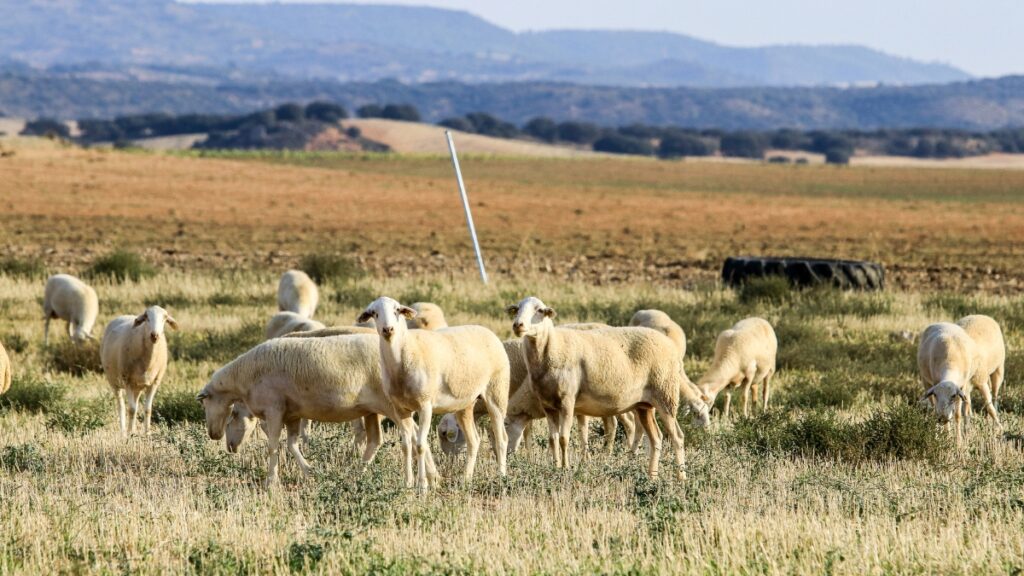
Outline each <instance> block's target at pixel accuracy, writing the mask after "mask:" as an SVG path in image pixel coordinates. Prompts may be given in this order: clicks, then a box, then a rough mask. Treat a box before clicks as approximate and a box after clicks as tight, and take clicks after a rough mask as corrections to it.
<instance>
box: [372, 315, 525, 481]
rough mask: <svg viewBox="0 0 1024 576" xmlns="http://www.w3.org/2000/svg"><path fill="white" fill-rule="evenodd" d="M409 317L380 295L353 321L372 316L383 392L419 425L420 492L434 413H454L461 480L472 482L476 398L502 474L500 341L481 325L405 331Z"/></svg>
mask: <svg viewBox="0 0 1024 576" xmlns="http://www.w3.org/2000/svg"><path fill="white" fill-rule="evenodd" d="M415 316H416V311H415V310H413V309H412V308H409V307H408V306H403V305H402V304H400V303H399V302H397V301H395V300H393V299H391V298H388V297H386V296H382V297H380V298H378V299H377V300H375V301H373V302H372V303H371V304H370V305H369V306H368V307H367V308H366V310H365V311H364V312H363V313H362V315H360V317H359V322H365V321H367V320H369V319H370V318H373V319H374V321H375V322H376V324H377V333H378V335H379V336H380V339H379V345H380V363H381V375H382V377H383V381H384V390H385V392H386V393H387V396H388V398H390V400H391V402H392V404H394V406H395V408H396V411H397V412H398V415H399V416H400V417H402V418H403V419H411V418H412V414H413V413H414V412H415V413H416V414H417V415H418V417H419V420H420V422H422V423H423V425H422V426H420V429H419V431H418V432H419V433H418V437H417V443H416V448H417V460H418V464H419V487H420V489H426V488H427V487H428V485H427V480H426V471H425V467H424V465H425V460H424V454H425V453H426V450H428V449H429V443H428V435H429V433H430V422H431V418H432V417H433V414H434V412H435V411H436V412H438V413H440V414H446V413H449V412H454V413H456V415H457V416H456V418H457V420H458V422H459V425H460V427H461V428H462V431H463V433H464V434H465V435H466V454H467V457H466V469H465V478H466V479H470V478H472V476H473V470H474V466H475V464H476V456H477V451H478V449H479V447H480V440H479V438H478V436H477V432H476V426H475V425H474V424H473V409H474V407H475V405H476V401H477V399H478V398H479V399H483V401H484V404H485V405H486V408H487V412H488V414H489V415H490V418H491V434H492V448H493V450H494V456H495V459H496V460H497V462H498V474H499V475H501V476H504V475H505V472H506V470H505V451H506V447H507V443H508V438H507V435H506V434H505V428H504V426H503V423H504V421H505V410H506V407H507V405H508V386H509V363H508V358H507V357H506V356H505V349H504V347H502V345H501V341H500V340H498V337H497V336H495V335H494V333H493V332H491V331H490V330H488V329H487V328H484V327H483V326H459V327H455V328H444V329H442V330H438V331H437V332H431V331H427V330H409V329H408V327H407V326H406V323H405V322H404V321H403V320H402V318H403V317H405V318H414V317H415Z"/></svg>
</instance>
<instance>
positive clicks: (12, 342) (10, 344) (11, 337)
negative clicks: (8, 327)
mask: <svg viewBox="0 0 1024 576" xmlns="http://www.w3.org/2000/svg"><path fill="white" fill-rule="evenodd" d="M0 343H2V344H3V345H4V348H6V349H7V351H8V352H14V353H15V354H21V353H22V352H24V351H25V350H28V338H26V337H25V336H23V335H21V334H8V335H6V336H4V337H3V338H0Z"/></svg>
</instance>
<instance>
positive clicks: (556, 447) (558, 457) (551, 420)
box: [544, 410, 562, 468]
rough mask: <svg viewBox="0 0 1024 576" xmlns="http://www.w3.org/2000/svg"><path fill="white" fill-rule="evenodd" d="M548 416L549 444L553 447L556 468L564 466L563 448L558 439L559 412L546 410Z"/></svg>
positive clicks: (552, 452) (552, 453) (552, 454)
mask: <svg viewBox="0 0 1024 576" xmlns="http://www.w3.org/2000/svg"><path fill="white" fill-rule="evenodd" d="M544 412H545V416H547V418H548V446H549V447H550V448H551V456H552V457H553V458H554V459H555V468H561V467H562V450H561V444H560V443H559V441H558V431H559V426H558V412H555V411H550V412H549V411H547V410H545V411H544Z"/></svg>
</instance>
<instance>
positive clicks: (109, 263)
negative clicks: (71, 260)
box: [86, 250, 156, 282]
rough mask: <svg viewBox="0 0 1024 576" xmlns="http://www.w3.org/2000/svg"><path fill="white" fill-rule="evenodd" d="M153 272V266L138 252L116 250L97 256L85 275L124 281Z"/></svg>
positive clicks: (137, 279)
mask: <svg viewBox="0 0 1024 576" xmlns="http://www.w3.org/2000/svg"><path fill="white" fill-rule="evenodd" d="M155 273H156V271H155V270H153V267H152V266H150V265H149V264H148V263H146V261H145V260H143V259H142V257H141V256H139V255H138V254H136V253H134V252H127V251H124V250H117V251H115V252H111V253H110V254H107V255H106V256H101V257H99V258H97V259H96V260H95V261H94V262H93V263H92V265H91V266H90V267H89V269H88V270H87V271H86V276H87V277H90V278H99V279H107V280H113V281H115V282H124V281H125V280H132V281H135V282H138V281H139V280H141V279H143V278H149V277H150V276H152V275H153V274H155Z"/></svg>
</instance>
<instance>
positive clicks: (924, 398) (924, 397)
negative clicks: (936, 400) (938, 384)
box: [918, 386, 935, 402]
mask: <svg viewBox="0 0 1024 576" xmlns="http://www.w3.org/2000/svg"><path fill="white" fill-rule="evenodd" d="M931 396H935V386H932V387H931V388H929V389H928V391H927V392H925V393H924V396H921V399H920V400H918V402H924V401H925V400H927V399H928V398H929V397H931Z"/></svg>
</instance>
